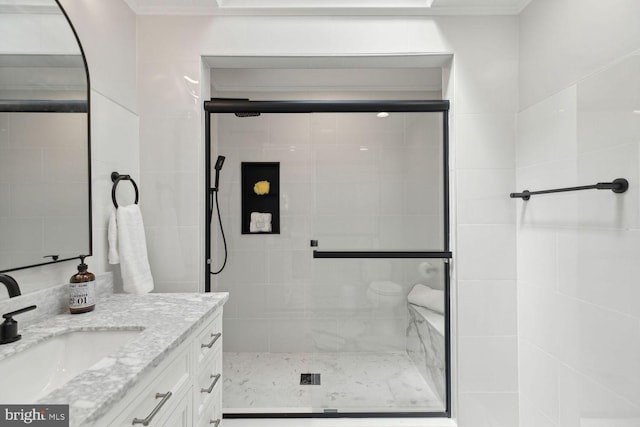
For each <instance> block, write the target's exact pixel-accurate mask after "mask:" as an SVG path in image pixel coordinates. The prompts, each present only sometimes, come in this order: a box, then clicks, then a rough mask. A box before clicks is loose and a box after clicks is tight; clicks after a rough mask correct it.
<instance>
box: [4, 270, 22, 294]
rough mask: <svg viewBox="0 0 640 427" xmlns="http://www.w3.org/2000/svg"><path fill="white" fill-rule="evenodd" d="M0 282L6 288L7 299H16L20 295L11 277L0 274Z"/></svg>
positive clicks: (18, 288) (16, 283)
mask: <svg viewBox="0 0 640 427" xmlns="http://www.w3.org/2000/svg"><path fill="white" fill-rule="evenodd" d="M0 282H2V284H4V285H5V286H6V287H7V292H9V298H13V297H17V296H20V295H22V294H21V293H20V286H18V282H16V279H14V278H13V277H11V276H9V275H7V274H0Z"/></svg>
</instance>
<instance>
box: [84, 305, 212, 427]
mask: <svg viewBox="0 0 640 427" xmlns="http://www.w3.org/2000/svg"><path fill="white" fill-rule="evenodd" d="M221 419H222V308H220V309H218V310H217V311H216V312H215V313H214V314H213V316H212V318H210V319H207V321H206V322H205V324H204V325H203V326H201V327H199V328H198V329H197V330H196V331H195V333H193V334H191V335H190V337H189V338H188V339H187V340H186V341H185V342H183V343H182V344H181V345H180V346H179V347H178V348H177V349H174V350H173V351H171V353H170V354H169V355H167V356H166V357H165V358H164V360H163V361H162V362H161V363H160V364H159V365H158V367H156V368H154V369H153V370H152V371H151V372H149V373H147V374H146V375H145V376H144V377H143V378H142V379H141V380H140V381H138V383H137V384H136V385H135V386H134V387H133V388H131V389H130V390H129V391H127V392H126V394H125V396H124V398H123V399H122V400H121V401H120V402H119V403H117V404H115V405H114V407H113V408H111V409H110V410H109V412H108V413H107V414H106V415H105V416H104V417H102V418H101V419H100V420H99V421H98V422H97V423H96V424H95V425H96V426H99V427H123V426H127V427H130V426H134V427H135V426H137V425H140V426H158V427H161V426H162V427H165V426H166V427H193V426H208V427H215V426H216V422H218V424H220V425H221Z"/></svg>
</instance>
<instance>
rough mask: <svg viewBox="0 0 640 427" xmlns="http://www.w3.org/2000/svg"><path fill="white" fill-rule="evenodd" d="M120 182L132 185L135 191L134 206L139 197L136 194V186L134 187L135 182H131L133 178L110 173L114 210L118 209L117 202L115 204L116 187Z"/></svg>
mask: <svg viewBox="0 0 640 427" xmlns="http://www.w3.org/2000/svg"><path fill="white" fill-rule="evenodd" d="M122 180H126V181H130V182H131V184H132V185H133V188H134V189H135V190H136V201H135V204H136V205H137V204H138V198H139V195H140V194H139V193H138V186H137V185H136V182H135V181H134V180H133V178H131V175H120V174H119V173H118V172H111V181H112V182H113V188H112V189H111V200H113V206H115V207H116V209H118V202H116V187H117V186H118V183H119V182H120V181H122Z"/></svg>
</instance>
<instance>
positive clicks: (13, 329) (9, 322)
mask: <svg viewBox="0 0 640 427" xmlns="http://www.w3.org/2000/svg"><path fill="white" fill-rule="evenodd" d="M35 308H36V306H35V305H30V306H29V307H25V308H21V309H20V310H16V311H12V312H10V313H6V314H3V315H2V317H4V322H2V325H0V344H9V343H11V342H15V341H18V340H19V339H20V338H22V335H19V334H18V322H17V321H15V320H13V316H15V315H16V314H20V313H24V312H25V311H31V310H33V309H35Z"/></svg>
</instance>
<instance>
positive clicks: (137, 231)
mask: <svg viewBox="0 0 640 427" xmlns="http://www.w3.org/2000/svg"><path fill="white" fill-rule="evenodd" d="M116 225H117V229H118V232H117V239H118V241H117V242H118V247H117V251H118V253H119V258H120V272H121V274H122V287H123V289H124V291H125V292H127V293H131V294H144V293H147V292H151V291H152V290H153V277H152V276H151V268H150V267H149V260H148V258H147V242H146V238H145V235H144V224H143V222H142V213H141V212H140V208H139V207H138V205H129V206H123V207H119V208H118V209H117V210H116Z"/></svg>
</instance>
